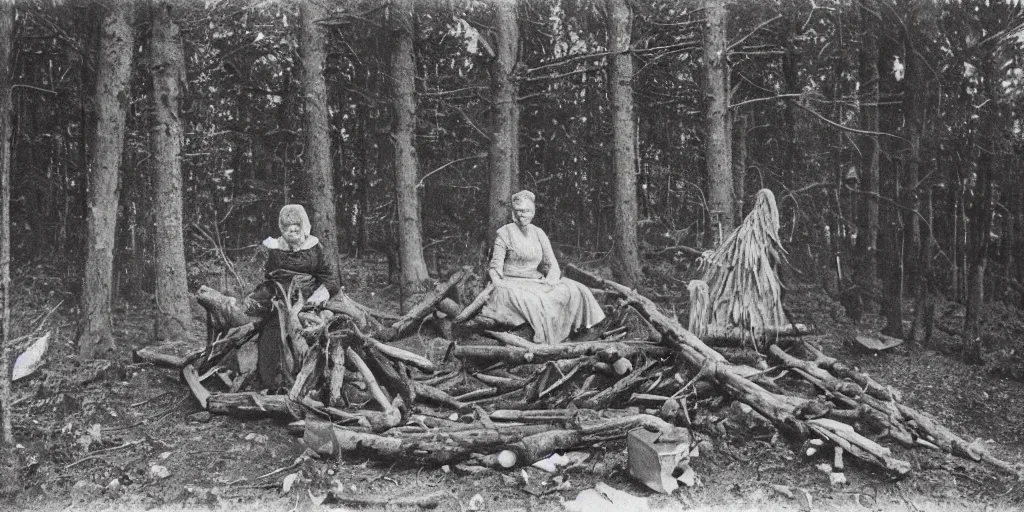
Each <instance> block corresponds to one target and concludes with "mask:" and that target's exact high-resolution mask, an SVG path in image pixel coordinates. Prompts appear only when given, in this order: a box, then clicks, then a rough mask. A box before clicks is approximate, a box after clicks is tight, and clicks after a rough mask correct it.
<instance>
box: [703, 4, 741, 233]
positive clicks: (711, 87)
mask: <svg viewBox="0 0 1024 512" xmlns="http://www.w3.org/2000/svg"><path fill="white" fill-rule="evenodd" d="M705 6H706V9H705V11H706V16H707V26H706V27H705V30H704V75H705V79H706V81H707V85H706V87H707V93H706V94H707V106H706V110H705V121H706V127H707V128H706V133H705V138H706V142H705V144H704V147H705V159H706V160H707V162H706V164H707V168H708V208H709V209H710V210H711V211H710V212H709V213H710V215H711V219H710V221H711V222H710V226H708V228H709V230H710V232H711V240H713V241H714V243H713V245H716V246H717V245H718V244H719V243H720V242H721V241H722V238H723V237H724V236H725V234H727V233H728V232H729V230H731V229H732V227H733V225H734V224H735V219H734V217H733V208H734V205H733V189H732V165H731V163H730V161H731V160H732V155H730V154H729V151H728V147H729V143H728V140H727V139H728V137H729V136H730V134H729V132H728V131H727V130H726V128H727V126H728V123H727V119H726V117H727V116H728V115H729V91H728V90H726V85H725V84H726V78H725V77H726V73H727V72H728V69H727V67H726V62H725V53H726V46H727V44H728V40H727V38H726V17H727V16H726V14H727V13H726V6H725V2H721V1H719V0H705Z"/></svg>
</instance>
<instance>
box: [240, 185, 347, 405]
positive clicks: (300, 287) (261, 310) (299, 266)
mask: <svg viewBox="0 0 1024 512" xmlns="http://www.w3.org/2000/svg"><path fill="white" fill-rule="evenodd" d="M277 227H278V229H280V230H281V236H280V237H270V238H267V239H266V240H264V241H263V246H264V247H266V248H267V250H268V255H267V264H266V266H265V267H264V278H265V279H266V281H264V282H263V283H262V284H260V285H259V286H257V287H256V290H255V291H254V292H253V293H251V294H250V295H249V297H247V298H246V301H245V302H246V313H248V314H249V315H252V316H264V317H267V322H266V324H265V325H264V326H263V329H262V331H261V332H260V338H259V343H258V345H259V365H258V369H259V375H260V382H261V383H262V384H263V386H264V387H267V388H271V389H277V388H281V387H288V386H290V385H291V382H290V381H291V377H290V375H288V373H287V372H286V371H283V370H282V364H283V360H284V359H283V354H282V352H281V351H282V350H283V347H284V345H283V343H282V342H281V328H280V325H279V324H278V320H277V315H271V314H270V313H271V312H272V307H271V299H273V298H274V297H275V296H277V295H278V294H279V291H278V287H277V284H280V285H281V287H282V288H284V289H285V290H286V291H287V290H291V291H292V292H293V293H297V294H302V296H303V297H304V298H306V303H307V304H314V305H316V304H321V303H323V302H324V301H326V300H327V299H329V298H330V297H331V296H332V295H334V294H336V293H338V290H339V289H340V288H341V286H340V285H339V284H338V277H337V276H336V275H335V269H334V264H333V261H334V259H333V258H332V257H331V255H329V254H327V252H326V250H325V249H324V246H323V244H321V243H320V240H319V239H317V237H315V236H313V235H312V234H310V231H311V226H310V223H309V216H308V215H306V209H305V208H303V207H302V205H298V204H287V205H285V206H284V207H283V208H281V212H280V213H279V214H278V217H277ZM275 283H276V284H275Z"/></svg>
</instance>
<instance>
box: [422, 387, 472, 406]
mask: <svg viewBox="0 0 1024 512" xmlns="http://www.w3.org/2000/svg"><path fill="white" fill-rule="evenodd" d="M412 386H413V390H415V391H416V396H417V397H419V398H421V399H423V400H426V401H428V402H432V403H435V404H438V405H443V406H445V407H451V408H452V409H455V410H457V411H467V410H470V409H472V408H473V406H472V405H470V404H467V403H465V402H460V401H459V400H456V399H455V398H454V397H452V396H451V395H449V394H448V393H445V392H444V391H441V390H440V389H437V388H435V387H433V386H428V385H426V384H423V383H421V382H415V381H413V384H412Z"/></svg>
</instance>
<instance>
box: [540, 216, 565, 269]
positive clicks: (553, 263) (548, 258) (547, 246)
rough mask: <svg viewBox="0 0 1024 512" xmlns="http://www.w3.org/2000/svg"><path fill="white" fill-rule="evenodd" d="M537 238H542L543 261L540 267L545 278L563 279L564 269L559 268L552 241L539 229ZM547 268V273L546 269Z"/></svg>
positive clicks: (541, 260)
mask: <svg viewBox="0 0 1024 512" xmlns="http://www.w3.org/2000/svg"><path fill="white" fill-rule="evenodd" d="M537 237H538V238H540V248H541V259H540V266H539V267H538V268H539V269H540V271H541V272H544V275H545V277H547V278H548V279H550V280H558V279H561V278H562V269H561V268H559V266H558V259H557V258H555V251H554V250H553V249H552V248H551V240H549V239H548V235H547V233H545V232H544V230H543V229H540V228H537ZM545 268H547V271H546V272H545V271H544V269H545Z"/></svg>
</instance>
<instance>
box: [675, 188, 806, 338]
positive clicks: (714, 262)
mask: <svg viewBox="0 0 1024 512" xmlns="http://www.w3.org/2000/svg"><path fill="white" fill-rule="evenodd" d="M785 254H786V251H785V249H783V248H782V240H781V239H780V238H779V210H778V208H777V206H776V205H775V195H774V194H773V193H772V191H771V190H768V189H762V190H761V191H759V192H758V193H757V200H756V202H755V204H754V208H753V210H752V211H751V212H750V214H749V215H747V218H745V219H743V223H742V224H740V226H739V227H738V228H736V229H735V230H733V231H732V232H731V233H729V236H727V237H726V238H725V240H724V241H722V245H721V246H719V247H718V248H716V249H715V250H713V251H708V252H706V253H705V254H704V255H703V256H701V258H700V259H699V260H698V264H699V268H700V270H701V271H702V280H703V281H704V282H705V283H707V286H708V299H707V304H706V307H707V308H708V310H707V314H706V318H707V322H708V323H707V324H706V329H704V331H705V332H706V333H717V332H722V333H736V332H739V333H742V335H743V337H744V338H745V339H749V340H750V341H751V342H752V345H753V347H754V348H756V349H759V350H760V349H762V348H764V345H763V344H762V343H761V342H762V341H764V340H759V339H757V338H758V337H759V336H761V333H763V332H764V331H765V330H766V328H769V329H770V328H777V327H779V326H781V325H783V324H784V322H785V314H784V313H783V311H782V297H781V295H782V285H781V283H780V282H779V277H778V275H777V274H776V273H775V267H776V265H778V264H779V263H782V262H783V261H784V258H785ZM691 317H693V313H691ZM744 344H745V345H746V344H747V343H746V341H745V342H744Z"/></svg>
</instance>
